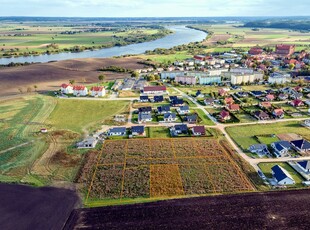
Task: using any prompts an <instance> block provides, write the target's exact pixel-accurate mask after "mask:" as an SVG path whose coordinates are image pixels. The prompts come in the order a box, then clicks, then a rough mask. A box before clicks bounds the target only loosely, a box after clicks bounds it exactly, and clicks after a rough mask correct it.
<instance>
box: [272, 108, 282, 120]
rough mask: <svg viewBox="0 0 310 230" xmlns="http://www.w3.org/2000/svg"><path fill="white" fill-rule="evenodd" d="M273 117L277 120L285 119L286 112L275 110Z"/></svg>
mask: <svg viewBox="0 0 310 230" xmlns="http://www.w3.org/2000/svg"><path fill="white" fill-rule="evenodd" d="M272 115H273V116H275V117H276V118H284V110H283V109H274V110H273V112H272Z"/></svg>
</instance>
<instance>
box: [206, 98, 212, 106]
mask: <svg viewBox="0 0 310 230" xmlns="http://www.w3.org/2000/svg"><path fill="white" fill-rule="evenodd" d="M204 103H205V105H214V99H213V98H206V99H205V100H204Z"/></svg>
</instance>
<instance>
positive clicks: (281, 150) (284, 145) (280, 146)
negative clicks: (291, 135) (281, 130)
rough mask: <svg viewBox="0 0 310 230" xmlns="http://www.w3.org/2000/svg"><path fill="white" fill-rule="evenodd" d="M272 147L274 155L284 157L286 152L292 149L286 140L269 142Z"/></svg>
mask: <svg viewBox="0 0 310 230" xmlns="http://www.w3.org/2000/svg"><path fill="white" fill-rule="evenodd" d="M271 147H272V148H273V150H274V151H273V153H274V155H275V156H276V157H285V156H287V155H288V152H289V151H290V150H291V149H292V145H291V143H290V142H288V141H277V142H273V143H271Z"/></svg>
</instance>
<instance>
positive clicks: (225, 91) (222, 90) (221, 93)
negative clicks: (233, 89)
mask: <svg viewBox="0 0 310 230" xmlns="http://www.w3.org/2000/svg"><path fill="white" fill-rule="evenodd" d="M228 91H229V89H224V88H220V89H219V90H218V93H219V95H220V96H221V97H224V96H227V95H228Z"/></svg>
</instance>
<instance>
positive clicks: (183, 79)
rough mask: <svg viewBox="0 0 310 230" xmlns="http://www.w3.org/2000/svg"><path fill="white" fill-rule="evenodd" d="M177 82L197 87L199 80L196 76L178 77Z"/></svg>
mask: <svg viewBox="0 0 310 230" xmlns="http://www.w3.org/2000/svg"><path fill="white" fill-rule="evenodd" d="M174 81H175V82H177V83H181V84H186V85H196V83H197V79H196V77H195V76H186V75H184V76H176V77H175V79H174Z"/></svg>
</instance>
